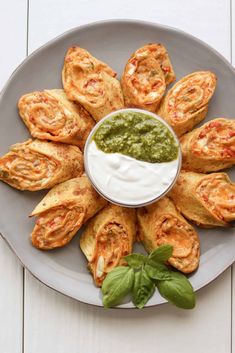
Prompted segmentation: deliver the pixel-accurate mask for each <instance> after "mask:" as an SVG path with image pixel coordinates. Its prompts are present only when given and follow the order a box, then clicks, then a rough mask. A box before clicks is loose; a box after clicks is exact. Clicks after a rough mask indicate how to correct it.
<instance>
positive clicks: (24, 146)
mask: <svg viewBox="0 0 235 353" xmlns="http://www.w3.org/2000/svg"><path fill="white" fill-rule="evenodd" d="M83 170H84V166H83V156H82V153H81V151H80V149H79V148H78V147H77V146H71V145H65V144H62V143H55V142H47V141H41V140H34V141H33V140H27V141H25V142H22V143H17V144H15V145H13V146H11V148H10V152H8V153H7V154H6V155H4V156H3V157H1V158H0V180H2V181H4V182H5V183H7V184H9V185H11V186H12V187H14V188H16V189H19V190H30V191H36V190H42V189H49V188H51V187H53V186H54V185H56V184H58V183H61V182H62V181H65V180H68V179H71V178H74V177H76V176H80V175H81V174H82V173H83Z"/></svg>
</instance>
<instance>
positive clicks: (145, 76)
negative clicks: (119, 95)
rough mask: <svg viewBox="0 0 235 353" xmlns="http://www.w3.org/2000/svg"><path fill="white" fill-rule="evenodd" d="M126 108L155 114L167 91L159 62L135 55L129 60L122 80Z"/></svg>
mask: <svg viewBox="0 0 235 353" xmlns="http://www.w3.org/2000/svg"><path fill="white" fill-rule="evenodd" d="M121 85H122V91H123V95H124V101H125V106H126V107H135V108H140V109H146V110H149V111H151V112H155V111H156V109H157V108H158V106H159V104H160V101H161V99H162V97H163V95H164V93H165V90H166V83H165V77H164V74H163V72H162V70H161V67H160V65H159V63H158V62H157V60H156V59H155V58H154V57H153V56H152V55H149V54H148V52H146V54H143V53H142V54H141V55H140V54H137V53H134V54H133V55H132V57H131V58H130V59H129V60H128V62H127V64H126V66H125V70H124V72H123V75H122V80H121Z"/></svg>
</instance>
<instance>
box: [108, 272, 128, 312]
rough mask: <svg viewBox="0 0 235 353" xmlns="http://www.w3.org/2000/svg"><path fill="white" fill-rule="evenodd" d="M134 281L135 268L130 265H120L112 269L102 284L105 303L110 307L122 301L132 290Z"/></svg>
mask: <svg viewBox="0 0 235 353" xmlns="http://www.w3.org/2000/svg"><path fill="white" fill-rule="evenodd" d="M133 283H134V270H133V269H132V268H130V267H128V266H118V267H115V268H114V269H112V271H110V272H109V273H108V274H107V276H106V278H105V280H104V282H103V285H102V293H103V304H104V307H105V308H110V307H112V306H116V305H118V304H120V303H121V301H122V299H123V298H124V297H125V296H126V295H127V294H128V293H129V292H130V291H131V289H132V287H133Z"/></svg>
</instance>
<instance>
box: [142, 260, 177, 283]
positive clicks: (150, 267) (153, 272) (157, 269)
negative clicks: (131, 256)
mask: <svg viewBox="0 0 235 353" xmlns="http://www.w3.org/2000/svg"><path fill="white" fill-rule="evenodd" d="M145 271H146V273H147V275H148V276H149V277H150V278H152V279H157V280H158V281H164V280H169V279H171V273H172V271H170V270H169V269H168V268H167V266H165V265H163V264H159V263H157V262H155V263H151V262H149V263H147V264H146V265H145Z"/></svg>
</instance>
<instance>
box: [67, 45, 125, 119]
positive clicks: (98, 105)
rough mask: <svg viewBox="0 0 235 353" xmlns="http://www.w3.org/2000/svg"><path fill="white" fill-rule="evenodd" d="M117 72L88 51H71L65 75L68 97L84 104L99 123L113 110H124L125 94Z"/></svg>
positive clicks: (78, 49)
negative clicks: (116, 76)
mask: <svg viewBox="0 0 235 353" xmlns="http://www.w3.org/2000/svg"><path fill="white" fill-rule="evenodd" d="M115 75H116V74H115V72H114V71H113V70H112V69H111V68H110V67H109V66H108V65H106V64H105V63H102V62H101V61H99V60H98V59H96V58H94V57H93V56H92V55H91V54H90V53H88V52H87V51H86V50H85V49H82V48H80V47H71V48H69V49H68V51H67V54H66V57H65V61H64V67H63V72H62V81H63V86H64V90H65V92H66V95H67V97H68V98H69V99H70V100H72V101H75V102H77V103H80V104H81V105H82V106H83V107H84V108H85V109H86V110H87V111H88V112H89V113H90V114H91V115H92V117H93V118H94V119H95V120H96V121H99V120H100V119H102V118H103V117H104V116H105V115H107V114H109V113H111V112H112V111H115V110H118V109H121V108H123V106H124V102H123V95H122V91H121V86H120V83H119V81H118V80H117V79H116V78H115Z"/></svg>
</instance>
